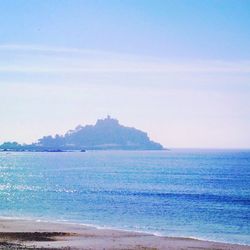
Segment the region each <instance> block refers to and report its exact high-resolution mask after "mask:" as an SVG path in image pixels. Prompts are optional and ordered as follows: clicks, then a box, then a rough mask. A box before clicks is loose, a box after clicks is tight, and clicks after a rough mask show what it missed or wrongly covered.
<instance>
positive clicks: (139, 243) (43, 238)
mask: <svg viewBox="0 0 250 250" xmlns="http://www.w3.org/2000/svg"><path fill="white" fill-rule="evenodd" d="M0 249H43V250H44V249H70V250H73V249H98V250H99V249H101V250H103V249H117V250H118V249H126V250H128V249H131V250H132V249H138V250H156V249H159V250H168V249H169V250H170V249H171V250H175V249H195V250H201V249H203V250H204V249H210V250H211V249H213V250H224V249H227V250H228V249H230V250H236V249H237V250H250V246H243V245H237V244H226V243H218V242H210V241H201V240H196V239H189V238H174V237H160V236H155V235H152V234H145V233H136V232H127V231H120V230H111V229H97V228H95V227H90V226H83V225H78V224H63V223H50V222H38V221H33V220H14V219H0Z"/></svg>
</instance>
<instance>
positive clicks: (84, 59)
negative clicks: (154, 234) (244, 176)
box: [0, 0, 250, 148]
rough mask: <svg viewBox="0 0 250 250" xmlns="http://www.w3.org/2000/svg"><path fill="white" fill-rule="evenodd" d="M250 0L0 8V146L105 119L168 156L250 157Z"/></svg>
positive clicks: (11, 4)
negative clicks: (142, 134) (137, 132)
mask: <svg viewBox="0 0 250 250" xmlns="http://www.w3.org/2000/svg"><path fill="white" fill-rule="evenodd" d="M249 27H250V1H248V0H234V1H232V0H203V1H197V0H182V1H181V0H176V1H168V0H136V1H135V0H123V1H121V0H107V1H101V0H100V1H98V0H40V1H38V0H30V1H27V0H12V1H9V0H2V1H0V101H1V103H0V143H2V142H4V141H18V142H20V143H30V142H34V141H36V140H37V139H38V138H40V137H42V136H44V135H50V134H51V135H55V134H64V133H65V132H67V131H68V130H70V129H73V128H75V127H76V126H77V125H79V124H82V125H86V124H94V123H95V122H96V120H97V119H99V118H104V117H106V116H107V115H108V114H109V115H111V117H114V118H117V119H119V121H120V123H121V124H123V125H127V126H133V127H136V128H139V129H141V130H143V131H146V132H147V133H148V134H149V136H150V138H151V139H153V140H155V141H157V142H160V143H161V144H163V145H164V146H165V147H168V148H178V147H181V148H183V147H188V148H250V132H249V131H250V28H249Z"/></svg>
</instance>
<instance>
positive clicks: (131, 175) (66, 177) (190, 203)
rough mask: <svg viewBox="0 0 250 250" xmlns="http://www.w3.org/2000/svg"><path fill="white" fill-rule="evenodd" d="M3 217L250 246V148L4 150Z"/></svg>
mask: <svg viewBox="0 0 250 250" xmlns="http://www.w3.org/2000/svg"><path fill="white" fill-rule="evenodd" d="M0 216H1V217H24V218H36V219H41V220H50V219H53V220H62V221H69V222H77V223H84V224H93V225H98V226H103V227H113V228H121V229H128V230H135V231H146V232H153V233H156V234H160V235H168V236H187V237H195V238H201V239H210V240H216V241H225V242H234V243H244V244H249V245H250V236H249V235H250V151H222V150H220V151H215V150H214V151H204V150H200V151H198V150H172V151H158V152H157V151H155V152H152V151H143V152H142V151H129V152H126V151H91V152H86V153H76V152H69V153H4V152H2V153H0Z"/></svg>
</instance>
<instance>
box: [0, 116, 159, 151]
mask: <svg viewBox="0 0 250 250" xmlns="http://www.w3.org/2000/svg"><path fill="white" fill-rule="evenodd" d="M0 149H1V150H2V151H49V152H61V151H67V150H80V151H85V150H163V149H164V148H163V146H162V145H161V144H160V143H157V142H154V141H152V140H150V138H149V136H148V135H147V133H145V132H143V131H141V130H139V129H136V128H133V127H126V126H123V125H121V124H120V123H119V121H118V120H117V119H114V118H111V117H110V116H109V115H108V116H107V117H106V118H105V119H99V120H97V122H96V124H95V125H86V126H81V125H79V126H77V127H76V128H75V129H74V130H69V131H68V132H67V133H66V134H65V135H55V136H51V135H49V136H44V137H42V138H40V139H38V141H37V142H35V143H32V144H29V145H28V144H23V145H21V144H18V143H17V142H5V143H3V144H2V145H0Z"/></svg>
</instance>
